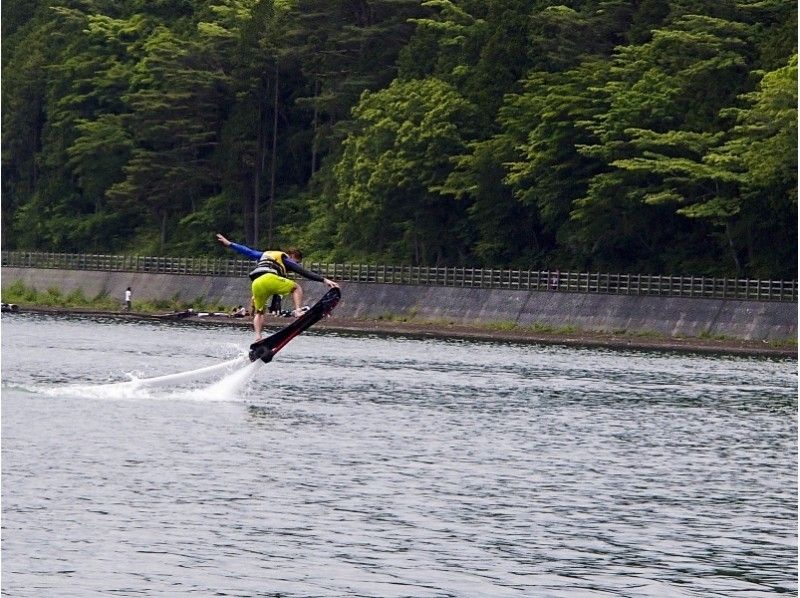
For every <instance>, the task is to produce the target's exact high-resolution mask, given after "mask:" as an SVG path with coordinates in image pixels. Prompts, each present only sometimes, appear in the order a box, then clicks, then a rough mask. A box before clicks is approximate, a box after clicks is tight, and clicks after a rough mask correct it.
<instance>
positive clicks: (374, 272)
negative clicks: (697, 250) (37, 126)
mask: <svg viewBox="0 0 800 598" xmlns="http://www.w3.org/2000/svg"><path fill="white" fill-rule="evenodd" d="M2 265H3V266H7V267H16V268H58V269H67V270H102V271H108V272H147V273H154V274H193V275H199V276H246V275H247V273H248V272H249V271H250V270H252V268H253V262H252V261H250V260H240V259H223V258H205V257H204V258H181V257H146V256H130V255H89V254H79V253H39V252H36V253H31V252H21V251H3V252H2ZM306 266H307V267H308V268H310V269H311V270H314V271H317V272H320V273H322V274H324V275H325V276H327V277H328V278H331V279H333V280H336V281H341V282H373V283H383V284H418V285H431V286H448V287H472V288H496V289H524V290H535V291H557V292H558V291H560V292H570V293H593V294H609V295H657V296H663V297H698V298H706V299H754V300H757V301H793V302H796V301H797V281H796V280H790V281H787V280H761V279H740V278H705V277H697V276H655V275H649V274H604V273H600V272H597V273H589V272H558V271H546V270H495V269H486V268H446V267H445V268H428V267H424V266H388V265H374V264H332V263H322V262H314V263H306Z"/></svg>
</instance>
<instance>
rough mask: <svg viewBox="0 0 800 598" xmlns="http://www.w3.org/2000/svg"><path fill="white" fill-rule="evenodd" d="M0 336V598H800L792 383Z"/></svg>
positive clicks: (748, 376) (435, 344) (631, 356)
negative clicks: (259, 357)
mask: <svg viewBox="0 0 800 598" xmlns="http://www.w3.org/2000/svg"><path fill="white" fill-rule="evenodd" d="M251 337H252V332H251V331H250V330H246V329H243V328H237V327H226V326H211V325H202V326H201V325H191V324H186V323H172V324H168V323H163V322H157V321H130V320H123V319H115V318H113V317H108V318H99V319H98V318H92V319H88V318H81V317H70V316H56V315H41V314H25V313H23V314H11V315H4V316H3V318H2V593H3V595H7V596H14V597H19V596H32V597H33V596H35V597H41V596H59V597H63V596H94V595H114V596H189V595H193V596H213V595H216V596H282V597H301V596H302V597H308V596H320V597H328V596H370V597H372V596H374V597H400V596H413V597H429V596H430V597H439V596H501V597H502V596H520V597H521V596H536V597H539V596H543V597H548V596H554V597H561V596H564V597H566V596H569V597H573V596H587V597H594V596H631V597H634V596H703V597H707V596H725V597H729V596H767V595H773V594H776V593H794V594H796V592H797V575H798V570H797V390H798V389H797V362H796V361H795V360H769V359H755V358H744V357H723V356H708V355H704V356H699V355H680V354H669V353H648V352H633V351H612V350H603V349H579V348H569V347H560V346H540V345H533V344H527V345H526V344H512V343H488V342H469V341H455V340H453V341H447V340H437V339H429V338H396V337H395V338H391V337H380V336H371V335H354V334H341V333H332V332H324V333H323V332H318V331H314V330H313V329H312V330H311V331H309V332H307V333H304V334H303V335H301V336H300V337H298V338H296V339H295V340H293V341H292V342H291V343H289V345H287V347H286V348H285V349H283V351H282V352H281V353H279V354H278V356H277V357H276V358H275V360H274V361H273V362H272V363H270V364H263V363H261V362H257V363H254V364H250V363H249V361H247V360H246V358H245V357H244V353H245V351H246V348H247V345H248V344H249V342H251V340H252V338H251Z"/></svg>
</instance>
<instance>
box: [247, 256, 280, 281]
mask: <svg viewBox="0 0 800 598" xmlns="http://www.w3.org/2000/svg"><path fill="white" fill-rule="evenodd" d="M283 256H284V253H283V252H282V251H265V252H264V253H262V254H261V259H259V260H258V264H256V267H255V269H254V270H253V271H252V272H250V274H249V276H250V280H255V279H256V278H258V277H259V276H261V275H262V274H277V275H278V276H284V277H285V276H286V265H285V264H284V263H283Z"/></svg>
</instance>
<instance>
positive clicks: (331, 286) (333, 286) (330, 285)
mask: <svg viewBox="0 0 800 598" xmlns="http://www.w3.org/2000/svg"><path fill="white" fill-rule="evenodd" d="M322 282H324V283H325V285H326V286H327V287H328V288H329V289H338V288H339V285H338V284H336V283H335V282H333V281H332V280H329V279H327V278H323V279H322Z"/></svg>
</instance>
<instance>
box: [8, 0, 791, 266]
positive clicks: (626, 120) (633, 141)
mask: <svg viewBox="0 0 800 598" xmlns="http://www.w3.org/2000/svg"><path fill="white" fill-rule="evenodd" d="M2 17H3V18H2V248H3V250H20V251H50V252H80V253H116V254H138V255H165V256H211V257H217V256H221V255H225V253H224V249H223V248H222V247H221V246H219V245H218V244H217V243H216V241H215V237H214V234H215V233H216V232H222V233H224V234H225V235H226V236H228V237H229V238H231V239H232V240H235V241H239V242H242V243H245V244H247V245H250V246H253V247H257V248H259V249H274V248H284V249H285V248H288V247H299V248H301V249H302V250H303V251H304V253H305V254H306V257H307V259H314V260H319V261H344V262H360V263H385V264H410V265H422V266H467V267H492V268H523V269H555V268H560V269H561V270H580V271H602V272H620V273H626V272H630V273H643V274H666V275H697V276H739V277H744V276H747V277H754V278H782V279H796V277H797V259H798V255H797V235H798V230H797V102H798V98H797V86H798V82H797V3H796V2H794V1H789V0H714V1H708V0H705V1H701V0H556V1H548V0H424V1H422V0H207V1H200V0H47V1H43V0H2Z"/></svg>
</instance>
